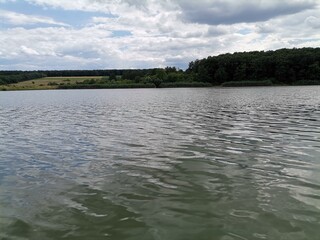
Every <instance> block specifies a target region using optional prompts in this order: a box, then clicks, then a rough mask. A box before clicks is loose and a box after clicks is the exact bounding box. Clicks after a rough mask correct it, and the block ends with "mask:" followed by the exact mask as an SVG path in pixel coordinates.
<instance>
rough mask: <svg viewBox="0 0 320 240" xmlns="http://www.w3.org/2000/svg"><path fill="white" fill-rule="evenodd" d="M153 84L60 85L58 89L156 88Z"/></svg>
mask: <svg viewBox="0 0 320 240" xmlns="http://www.w3.org/2000/svg"><path fill="white" fill-rule="evenodd" d="M154 87H155V85H154V84H152V83H147V84H143V83H141V84H137V83H131V84H130V83H128V84H124V83H109V84H70V85H60V86H58V89H108V88H154Z"/></svg>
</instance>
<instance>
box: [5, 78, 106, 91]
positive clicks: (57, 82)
mask: <svg viewBox="0 0 320 240" xmlns="http://www.w3.org/2000/svg"><path fill="white" fill-rule="evenodd" d="M101 78H102V77H96V76H95V77H91V76H90V77H45V78H40V79H34V80H29V81H24V82H19V83H14V84H9V85H0V90H40V89H57V88H58V86H61V85H72V84H76V83H77V82H78V83H80V82H83V81H85V80H91V79H93V80H101Z"/></svg>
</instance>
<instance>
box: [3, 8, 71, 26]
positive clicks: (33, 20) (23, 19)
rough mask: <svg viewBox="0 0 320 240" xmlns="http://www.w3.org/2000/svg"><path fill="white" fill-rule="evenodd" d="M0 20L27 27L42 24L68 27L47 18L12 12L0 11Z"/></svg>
mask: <svg viewBox="0 0 320 240" xmlns="http://www.w3.org/2000/svg"><path fill="white" fill-rule="evenodd" d="M0 19H1V21H3V22H6V23H9V24H12V25H28V24H39V23H43V24H51V25H60V26H68V25H67V24H65V23H62V22H57V21H55V20H53V19H52V18H49V17H44V16H35V15H26V14H21V13H16V12H12V11H5V10H0Z"/></svg>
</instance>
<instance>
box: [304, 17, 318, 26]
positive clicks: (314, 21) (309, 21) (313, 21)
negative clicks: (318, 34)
mask: <svg viewBox="0 0 320 240" xmlns="http://www.w3.org/2000/svg"><path fill="white" fill-rule="evenodd" d="M305 23H306V24H307V25H309V26H311V27H312V28H314V29H319V28H320V18H317V17H315V16H309V17H307V18H306V20H305Z"/></svg>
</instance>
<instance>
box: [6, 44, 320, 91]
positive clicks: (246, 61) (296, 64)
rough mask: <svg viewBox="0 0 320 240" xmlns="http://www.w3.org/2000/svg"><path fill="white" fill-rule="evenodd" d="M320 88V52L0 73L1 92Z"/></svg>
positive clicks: (290, 51)
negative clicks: (133, 67)
mask: <svg viewBox="0 0 320 240" xmlns="http://www.w3.org/2000/svg"><path fill="white" fill-rule="evenodd" d="M318 84H320V48H301V49H280V50H276V51H253V52H242V53H233V54H222V55H219V56H212V57H207V58H204V59H201V60H195V61H192V62H190V63H189V67H188V68H187V69H186V70H185V71H183V70H180V69H176V68H175V67H167V68H164V69H160V68H155V69H136V70H131V69H123V70H121V69H120V70H63V71H53V70H52V71H51V70H50V71H0V90H1V89H2V90H29V89H77V88H78V89H84V88H89V89H90V88H153V87H156V88H161V87H208V86H222V87H232V86H234V87H238V86H271V85H318Z"/></svg>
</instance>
